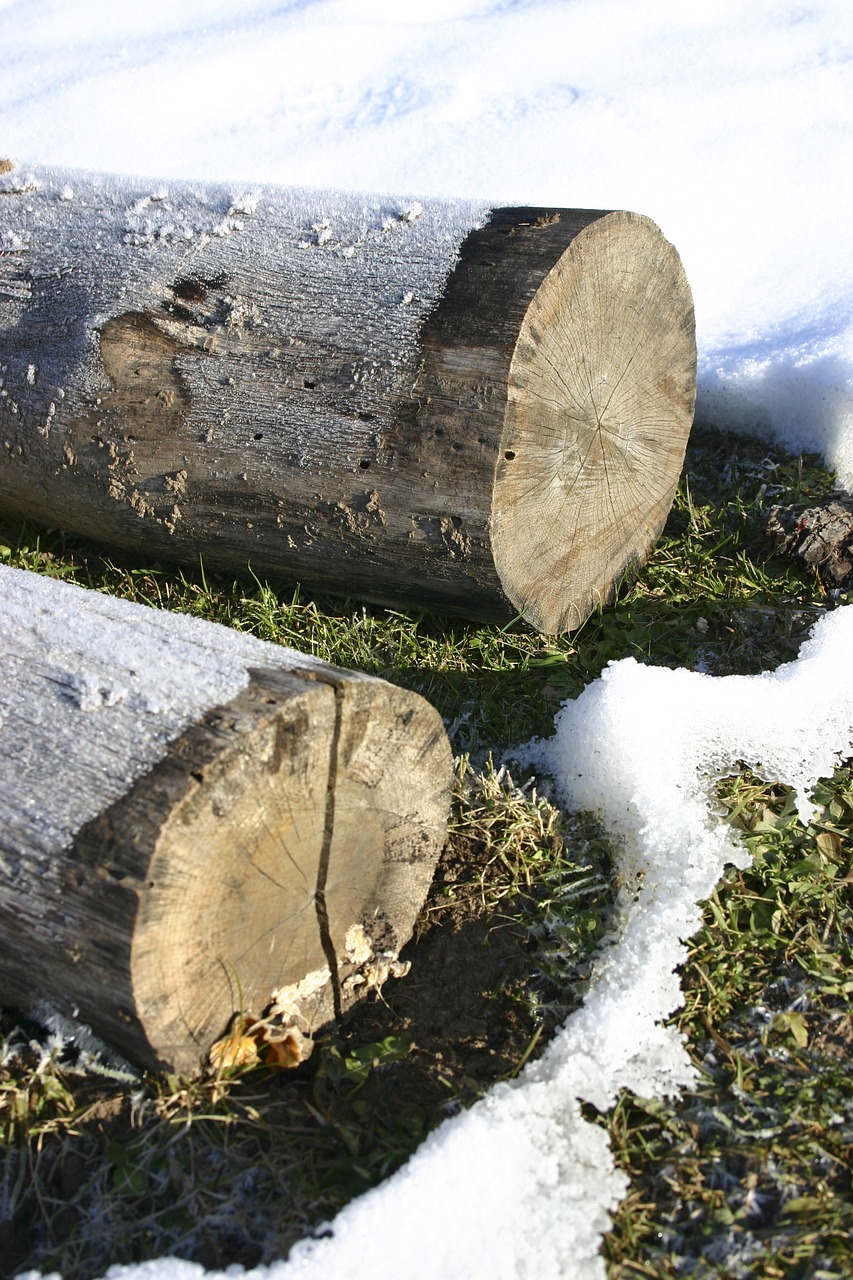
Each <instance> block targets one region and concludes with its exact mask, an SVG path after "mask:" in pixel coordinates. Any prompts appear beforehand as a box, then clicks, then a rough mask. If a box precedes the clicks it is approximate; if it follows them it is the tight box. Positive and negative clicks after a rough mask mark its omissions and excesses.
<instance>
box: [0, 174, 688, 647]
mask: <svg viewBox="0 0 853 1280" xmlns="http://www.w3.org/2000/svg"><path fill="white" fill-rule="evenodd" d="M695 365H696V351H695V338H694V322H693V308H692V301H691V295H690V289H689V286H688V284H687V280H686V278H685V275H684V271H683V269H682V266H681V262H680V260H679V258H678V255H677V253H676V251H675V249H674V248H673V247H672V245H671V244H669V243H668V242H667V241H666V240H665V239H664V237H663V235H662V234H661V232H660V230H659V229H658V228H657V227H656V226H655V225H654V223H652V222H651V221H649V219H648V218H645V217H642V216H640V215H638V214H634V213H626V212H606V211H601V210H576V209H531V208H512V209H510V208H490V207H489V206H487V205H485V204H483V203H482V202H480V203H474V202H470V201H469V202H451V201H436V200H433V201H427V200H424V201H422V202H421V201H411V200H407V199H402V200H396V199H393V198H381V197H369V196H354V195H349V194H341V193H335V192H310V191H304V190H286V189H278V188H259V189H257V190H252V191H246V190H238V189H237V188H234V187H230V186H210V185H207V186H199V185H188V184H180V183H173V182H170V183H169V184H168V185H162V184H157V183H153V182H150V181H139V180H130V179H126V178H121V179H119V178H107V177H97V176H91V175H86V174H82V173H76V172H67V171H66V172H62V171H52V170H45V169H34V170H30V169H27V168H23V167H21V166H15V165H11V164H9V165H8V167H7V171H6V172H5V174H2V175H0V366H2V367H0V376H2V380H3V386H2V388H0V402H2V407H0V504H2V505H3V506H5V507H6V508H7V509H9V510H10V511H13V512H16V513H20V514H23V515H26V516H31V517H33V518H35V519H37V520H39V521H41V522H47V523H49V524H54V525H60V526H62V527H64V528H66V529H70V530H74V531H76V532H79V533H82V534H86V535H88V536H91V537H94V538H99V539H102V540H105V541H107V542H108V543H110V544H114V545H116V546H119V547H124V548H131V549H134V548H135V549H138V550H141V552H142V554H144V555H145V556H149V557H150V556H152V555H155V556H159V557H165V558H167V559H171V560H173V561H185V562H187V561H189V562H194V563H197V561H198V557H199V555H202V556H203V558H204V561H205V563H206V564H210V565H219V566H223V567H225V568H227V569H229V570H233V569H236V570H243V569H245V567H246V565H247V564H248V563H250V564H251V566H252V568H253V569H254V570H255V572H261V573H263V574H265V575H268V576H277V577H278V578H279V579H282V578H284V579H288V580H294V581H295V580H298V581H301V582H302V583H303V584H304V585H308V586H310V587H312V588H317V587H320V588H322V589H325V590H329V591H333V592H344V593H347V594H351V595H357V596H360V597H361V598H363V599H366V600H371V601H376V602H379V603H385V604H391V605H394V606H397V607H409V608H412V607H414V608H423V607H429V608H433V609H436V610H439V611H445V612H451V613H452V612H456V613H462V614H466V615H469V616H474V617H483V618H508V617H512V616H513V615H516V614H522V615H523V616H524V617H525V618H526V619H527V620H528V621H529V622H530V623H531V624H532V625H533V626H534V627H537V628H538V629H540V630H541V631H544V632H557V631H560V630H563V629H569V628H573V627H576V626H578V625H579V624H580V623H581V622H582V621H583V619H584V618H585V617H586V616H587V615H588V614H589V613H590V611H591V610H593V609H595V608H597V607H598V606H600V605H601V604H602V603H604V602H606V601H607V600H608V599H610V598H611V596H612V594H613V591H614V585H615V584H617V583H618V581H619V580H620V578H621V577H622V576H623V575H624V574H625V573H626V572H631V571H632V570H634V569H635V568H636V567H637V566H638V565H640V564H642V562H643V561H644V560H645V558H646V557H647V555H648V553H649V550H650V548H651V547H652V546H653V544H654V542H655V540H656V539H657V537H658V534H659V533H660V530H661V528H662V526H663V523H664V521H665V518H666V515H667V512H668V510H669V507H670V504H671V502H672V498H673V495H674V492H675V486H676V483H677V480H678V477H679V474H680V470H681V465H682V461H683V456H684V450H685V446H686V440H687V436H688V433H689V430H690V426H691V423H692V417H693V407H694V390H695Z"/></svg>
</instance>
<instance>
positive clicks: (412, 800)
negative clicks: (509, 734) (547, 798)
mask: <svg viewBox="0 0 853 1280" xmlns="http://www.w3.org/2000/svg"><path fill="white" fill-rule="evenodd" d="M0 649H2V652H3V655H4V656H3V679H2V681H0V718H2V725H0V735H2V747H3V749H2V753H0V868H1V869H2V875H0V1003H2V1004H4V1005H17V1006H19V1007H20V1006H23V1007H25V1008H28V1007H32V1004H33V1002H34V1001H35V1000H37V999H38V998H39V997H47V998H49V999H50V1000H52V1001H53V1002H54V1003H56V1002H63V1003H64V1007H65V1008H66V1009H67V1007H68V1006H69V1005H73V1006H74V1008H75V1009H76V1010H78V1011H79V1017H80V1018H82V1019H83V1020H84V1021H85V1022H87V1023H90V1024H91V1026H92V1027H93V1028H94V1029H95V1030H96V1031H97V1032H98V1033H99V1034H100V1035H101V1036H102V1037H104V1038H105V1039H106V1040H107V1041H109V1042H111V1043H112V1044H114V1045H115V1046H116V1047H117V1048H119V1049H120V1050H121V1051H122V1052H123V1053H124V1054H125V1055H126V1056H127V1057H129V1058H131V1059H132V1060H134V1061H136V1062H138V1063H141V1064H142V1065H143V1066H147V1067H156V1068H162V1067H168V1068H170V1069H172V1070H175V1071H179V1072H186V1073H189V1072H192V1071H194V1070H197V1069H198V1067H199V1065H200V1063H201V1062H202V1060H203V1059H204V1057H205V1055H206V1054H207V1053H208V1051H209V1049H210V1047H211V1044H212V1042H213V1041H214V1040H215V1039H216V1038H217V1037H218V1036H220V1035H222V1033H223V1032H224V1031H225V1030H226V1028H227V1026H228V1023H229V1019H231V1018H232V1015H234V1014H238V1015H240V1014H242V1015H245V1016H248V1015H253V1016H254V1017H258V1016H259V1015H260V1014H261V1012H262V1011H263V1010H264V1009H265V1008H266V1007H267V1006H270V1005H271V1004H272V1005H274V1006H275V1008H276V1010H277V1012H278V1015H279V1016H278V1018H277V1022H278V1024H279V1033H283V1031H284V1030H286V1029H287V1028H288V1027H293V1028H295V1030H296V1033H297V1036H298V1034H299V1033H301V1034H305V1035H309V1036H310V1034H311V1033H312V1032H313V1031H315V1030H316V1029H317V1028H318V1027H321V1026H324V1025H326V1024H328V1023H329V1022H330V1021H331V1020H332V1019H333V1018H334V1017H335V1016H336V1015H340V1014H342V1013H345V1012H346V1010H347V1009H348V1008H349V1007H350V1006H351V1005H352V1004H353V1003H354V1002H355V1001H356V1000H357V999H358V998H359V997H360V996H361V995H363V994H364V993H365V992H366V991H367V990H369V989H370V986H371V984H375V983H376V982H377V981H381V979H382V978H383V977H384V976H386V975H387V973H388V970H389V968H393V966H394V963H395V961H396V957H397V953H398V952H399V950H400V947H401V946H402V945H403V944H404V943H405V942H406V940H407V939H408V937H409V936H410V934H411V930H412V927H413V924H414V921H415V918H416V915H417V913H418V911H419V910H420V907H421V906H422V905H423V901H424V898H425V897H426V893H427V889H428V887H429V883H430V880H431V877H432V871H433V867H434V864H435V861H436V858H437V856H438V854H439V852H440V849H441V847H442V845H443V842H444V836H445V828H446V820H447V814H448V809H449V796H450V785H451V762H450V750H449V746H448V743H447V739H446V736H445V734H444V731H443V728H442V725H441V721H440V718H439V716H438V714H437V712H435V711H434V709H433V708H432V707H431V706H430V705H429V704H428V703H427V702H425V701H424V700H423V699H422V698H420V697H418V696H417V695H416V694H412V693H409V692H407V691H405V690H402V689H399V688H395V687H394V686H392V685H390V684H388V683H386V682H385V681H382V680H378V679H373V678H370V677H366V676H362V675H358V674H356V673H355V672H350V671H342V670H339V669H337V668H335V667H331V666H328V665H327V664H324V663H322V662H319V661H317V660H313V659H311V658H309V657H305V656H303V655H301V654H298V653H295V652H293V651H291V650H286V649H282V648H280V647H279V646H277V645H273V644H269V643H266V642H264V641H261V640H257V639H255V638H254V637H252V636H247V635H242V634H239V633H237V632H232V631H230V630H229V629H227V628H225V627H221V626H217V625H215V624H213V623H208V622H204V621H202V620H200V619H195V618H191V617H186V616H182V615H178V614H170V613H166V612H160V611H157V610H153V609H148V608H146V607H144V606H141V605H136V604H132V603H130V602H127V601H122V600H116V599H112V598H110V597H108V596H104V595H101V594H99V593H97V592H93V591H85V590H83V589H82V588H79V587H76V586H73V585H70V584H67V583H62V582H57V581H52V580H50V579H47V578H44V577H41V576H38V575H34V574H29V573H24V572H21V571H17V570H12V569H6V568H0Z"/></svg>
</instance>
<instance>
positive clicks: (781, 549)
mask: <svg viewBox="0 0 853 1280" xmlns="http://www.w3.org/2000/svg"><path fill="white" fill-rule="evenodd" d="M765 528H766V531H767V534H768V537H770V538H772V539H773V544H774V549H775V550H776V551H777V552H778V553H779V554H780V555H787V556H790V557H791V558H792V559H794V560H799V561H800V562H801V564H804V565H807V566H808V567H809V568H810V569H813V570H815V572H816V573H817V575H818V577H819V578H820V580H821V582H823V583H824V585H825V586H826V587H827V588H828V589H829V590H835V591H837V590H840V589H841V588H843V587H846V586H849V585H850V583H851V581H853V498H852V497H851V496H850V495H849V494H845V493H833V494H830V495H829V497H827V498H825V499H823V500H822V501H821V502H816V503H803V502H801V503H796V504H794V505H792V506H787V507H783V506H777V507H773V508H772V509H771V511H770V514H769V516H768V517H767V523H766V526H765Z"/></svg>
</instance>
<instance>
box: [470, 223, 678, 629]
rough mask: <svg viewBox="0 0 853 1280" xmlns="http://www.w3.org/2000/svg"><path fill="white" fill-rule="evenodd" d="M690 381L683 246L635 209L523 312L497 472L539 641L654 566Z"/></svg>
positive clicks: (586, 237) (496, 523)
mask: <svg viewBox="0 0 853 1280" xmlns="http://www.w3.org/2000/svg"><path fill="white" fill-rule="evenodd" d="M695 379H696V343H695V336H694V318H693V303H692V297H691V293H690V287H689V285H688V283H687V278H686V276H685V273H684V270H683V267H682V265H681V261H680V259H679V257H678V254H677V253H676V251H675V249H674V248H673V246H672V245H671V244H669V243H668V241H667V240H665V239H664V237H663V235H662V234H661V232H660V230H659V229H658V228H657V227H656V226H655V224H654V223H653V222H651V221H650V220H649V219H648V218H644V217H642V216H640V215H638V214H632V213H609V214H606V215H605V216H603V217H601V218H598V219H596V220H595V221H593V222H591V223H590V224H589V225H588V226H587V227H586V228H585V229H584V230H583V231H581V232H580V233H579V234H578V235H577V236H576V237H575V238H574V240H573V241H572V242H571V244H570V245H569V247H568V248H567V249H566V250H565V252H564V253H563V254H562V256H561V257H560V258H559V260H558V261H557V263H556V264H555V266H554V267H553V268H552V269H551V271H550V272H549V273H548V274H547V276H546V277H545V279H544V280H543V281H542V283H541V285H540V286H539V288H538V289H537V291H536V293H535V294H534V296H533V299H532V301H531V302H530V305H529V307H528V309H527V312H526V315H525V317H524V321H523V323H522V327H521V330H520V333H519V337H518V341H517V343H516V347H515V352H514V355H513V360H512V364H511V367H510V374H509V385H508V404H507V413H506V419H505V425H504V433H503V439H502V442H501V447H500V451H499V455H498V461H497V467H496V473H495V485H494V494H493V504H492V517H491V539H492V551H493V555H494V560H495V567H496V569H497V572H498V575H499V577H500V579H501V583H502V586H503V589H504V591H505V592H506V595H507V597H508V599H509V600H510V601H511V602H512V603H513V605H514V606H515V608H516V609H517V610H518V612H519V613H521V614H522V615H523V616H524V617H525V618H526V619H527V621H528V622H530V623H531V625H533V626H534V627H536V628H537V629H538V630H539V631H542V632H545V633H547V634H552V633H556V632H561V631H570V630H573V629H575V628H577V627H578V626H580V625H581V623H582V622H583V621H584V620H585V619H586V618H587V617H588V616H589V614H590V613H592V612H593V611H594V610H595V609H597V608H599V607H601V606H602V605H604V604H607V603H608V602H609V601H610V600H611V599H612V597H613V594H614V591H615V589H616V587H617V586H618V584H619V581H620V579H621V578H622V577H623V576H625V575H626V574H630V573H631V572H632V571H633V570H635V569H636V568H637V567H639V566H640V565H642V564H643V563H644V562H645V560H646V558H647V556H648V554H649V552H650V550H651V548H652V547H653V545H654V543H655V541H656V540H657V538H658V536H659V534H660V532H661V530H662V528H663V525H664V523H665V521H666V517H667V514H668V512H669V508H670V506H671V504H672V500H673V497H674V494H675V489H676V486H677V484H678V478H679V475H680V473H681V468H682V464H683V461H684V453H685V449H686V446H687V439H688V435H689V433H690V427H691V425H692V421H693V411H694V403H695Z"/></svg>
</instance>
